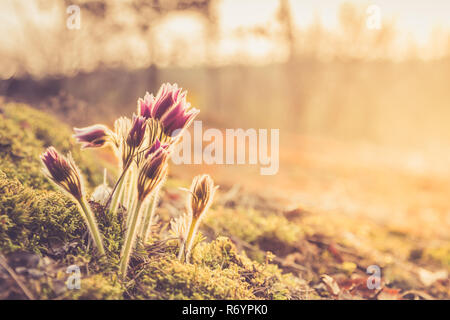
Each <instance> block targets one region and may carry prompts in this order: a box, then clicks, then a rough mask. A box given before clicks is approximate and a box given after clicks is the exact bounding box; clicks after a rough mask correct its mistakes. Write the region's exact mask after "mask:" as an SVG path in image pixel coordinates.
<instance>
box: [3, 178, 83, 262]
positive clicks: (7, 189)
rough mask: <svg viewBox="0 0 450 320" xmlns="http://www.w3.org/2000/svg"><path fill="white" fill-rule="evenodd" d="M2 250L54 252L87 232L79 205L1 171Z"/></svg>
mask: <svg viewBox="0 0 450 320" xmlns="http://www.w3.org/2000/svg"><path fill="white" fill-rule="evenodd" d="M0 217H1V218H0V223H1V228H0V249H1V250H0V251H2V252H5V253H7V252H12V251H16V250H19V249H20V250H26V251H33V252H42V253H44V252H45V253H50V251H51V248H53V247H58V246H60V245H62V244H64V243H67V242H70V241H74V240H78V239H79V238H80V235H81V234H82V233H83V231H84V225H83V222H82V220H81V216H80V215H79V213H78V209H77V206H76V205H75V204H74V203H73V202H72V201H71V200H70V199H69V198H68V197H66V196H65V195H63V194H61V193H59V192H53V191H39V190H33V189H31V188H29V187H25V186H23V185H22V184H21V183H20V182H19V181H18V180H16V179H8V178H6V175H5V174H4V173H3V172H1V171H0Z"/></svg>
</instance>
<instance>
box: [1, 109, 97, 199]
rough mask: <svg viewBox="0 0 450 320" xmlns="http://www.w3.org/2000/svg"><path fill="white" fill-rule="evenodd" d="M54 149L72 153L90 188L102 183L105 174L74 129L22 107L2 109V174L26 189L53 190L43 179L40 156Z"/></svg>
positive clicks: (50, 117) (43, 114)
mask: <svg viewBox="0 0 450 320" xmlns="http://www.w3.org/2000/svg"><path fill="white" fill-rule="evenodd" d="M51 145H53V146H54V147H55V148H56V149H57V150H58V151H60V152H62V153H64V154H66V153H68V152H71V153H72V155H73V157H74V159H75V161H76V163H77V165H79V167H80V169H81V170H82V172H83V173H84V177H85V179H86V182H87V184H88V185H90V186H94V185H98V184H100V183H101V181H102V170H101V166H100V164H99V163H98V161H96V160H95V158H94V157H93V156H92V154H91V152H89V151H86V152H85V151H83V152H81V151H80V148H79V146H78V145H77V144H76V143H75V141H74V139H73V138H72V131H71V129H70V128H69V127H68V126H67V125H65V124H63V123H61V121H59V120H57V119H56V118H54V117H52V116H50V115H47V114H45V113H42V112H40V111H38V110H34V109H32V108H30V107H27V106H26V105H22V104H12V103H10V104H6V105H3V106H1V107H0V170H2V171H3V172H4V173H5V174H6V175H7V177H8V178H12V179H18V180H19V181H20V182H21V183H22V184H23V185H24V186H31V187H33V188H40V189H47V190H53V189H54V186H53V185H52V184H51V183H50V182H49V181H48V180H47V179H46V178H45V177H44V176H43V175H42V171H41V162H40V160H39V155H40V154H42V153H43V152H44V150H45V148H47V147H49V146H51Z"/></svg>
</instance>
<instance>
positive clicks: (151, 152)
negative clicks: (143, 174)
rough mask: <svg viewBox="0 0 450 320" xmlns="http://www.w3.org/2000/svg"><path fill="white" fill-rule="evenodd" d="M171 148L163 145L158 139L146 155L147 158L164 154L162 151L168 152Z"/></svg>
mask: <svg viewBox="0 0 450 320" xmlns="http://www.w3.org/2000/svg"><path fill="white" fill-rule="evenodd" d="M168 148H169V145H168V144H161V142H160V141H159V140H158V138H156V140H155V142H154V143H153V144H152V146H151V147H150V149H148V150H147V152H146V153H145V158H148V157H153V156H156V155H158V154H159V153H161V152H162V150H167V149H168Z"/></svg>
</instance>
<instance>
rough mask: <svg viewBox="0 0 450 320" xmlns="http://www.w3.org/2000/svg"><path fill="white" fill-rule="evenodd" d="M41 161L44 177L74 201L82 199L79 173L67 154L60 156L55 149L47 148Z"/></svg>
mask: <svg viewBox="0 0 450 320" xmlns="http://www.w3.org/2000/svg"><path fill="white" fill-rule="evenodd" d="M41 160H42V162H43V164H44V166H45V168H46V170H45V174H46V176H47V177H48V178H49V179H50V180H52V181H53V182H55V183H56V184H57V185H58V186H60V187H61V188H62V189H63V190H64V191H66V192H68V193H69V194H71V195H72V196H73V197H74V198H75V199H81V198H82V197H83V188H82V185H81V178H80V172H79V170H78V168H77V167H76V165H75V162H74V161H73V159H72V156H71V155H70V154H69V155H68V156H67V158H66V157H64V156H63V155H60V154H59V153H58V152H57V151H56V149H55V148H53V147H49V148H48V149H47V150H46V151H45V152H44V153H43V154H42V155H41Z"/></svg>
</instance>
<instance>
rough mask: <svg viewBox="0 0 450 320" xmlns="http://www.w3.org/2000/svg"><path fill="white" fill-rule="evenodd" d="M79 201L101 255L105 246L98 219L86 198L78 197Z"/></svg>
mask: <svg viewBox="0 0 450 320" xmlns="http://www.w3.org/2000/svg"><path fill="white" fill-rule="evenodd" d="M77 200H78V203H79V204H80V206H81V209H82V210H83V212H84V214H83V218H84V219H85V221H86V223H87V226H88V229H89V231H90V233H91V236H92V238H93V240H94V243H95V245H96V247H97V249H98V251H99V253H100V254H101V255H104V254H105V249H104V248H103V242H102V239H101V236H100V231H99V230H98V226H97V221H96V219H95V216H94V213H93V212H92V210H91V208H90V206H89V204H88V203H87V202H86V199H84V198H81V199H77Z"/></svg>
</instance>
